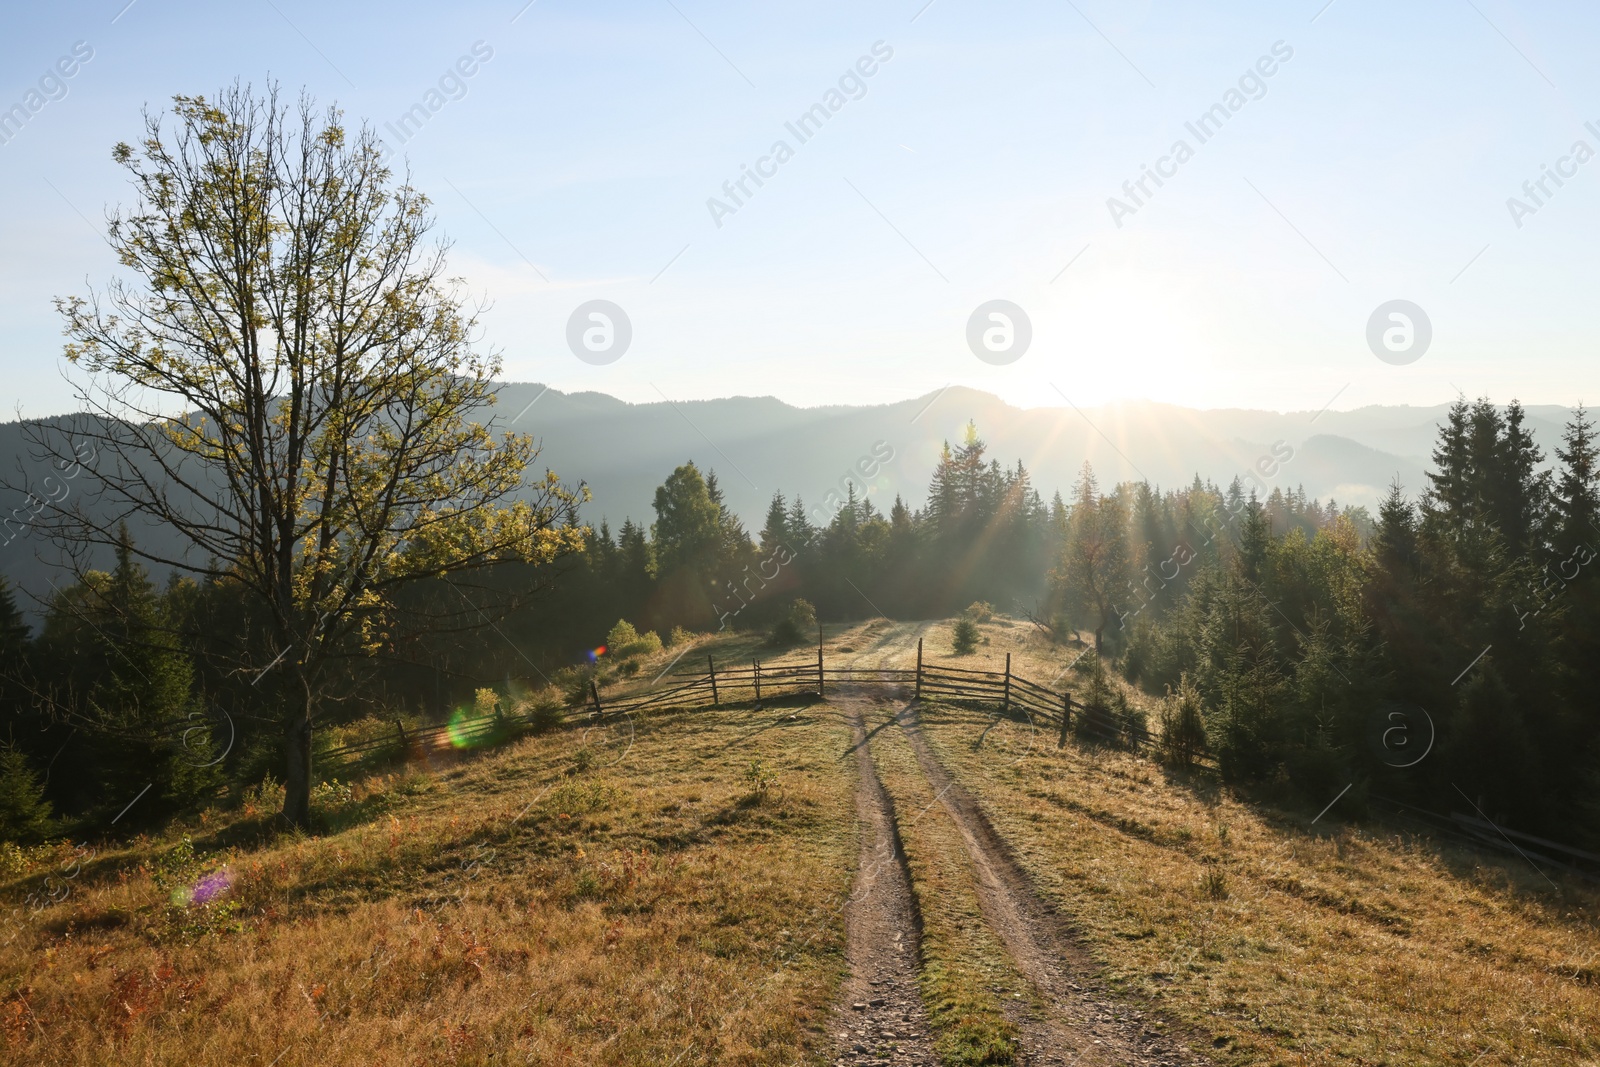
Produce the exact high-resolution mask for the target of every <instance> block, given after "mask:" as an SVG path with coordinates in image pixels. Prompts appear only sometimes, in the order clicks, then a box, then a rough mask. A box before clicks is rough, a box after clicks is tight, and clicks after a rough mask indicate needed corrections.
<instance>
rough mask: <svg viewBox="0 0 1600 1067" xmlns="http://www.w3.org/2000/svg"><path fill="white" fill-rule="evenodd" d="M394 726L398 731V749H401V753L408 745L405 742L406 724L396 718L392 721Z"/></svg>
mask: <svg viewBox="0 0 1600 1067" xmlns="http://www.w3.org/2000/svg"><path fill="white" fill-rule="evenodd" d="M394 728H395V729H396V730H399V731H400V751H401V753H404V752H405V751H406V749H407V748H408V747H409V746H408V744H407V742H406V726H405V723H403V722H401V721H400V720H399V719H396V720H395V721H394Z"/></svg>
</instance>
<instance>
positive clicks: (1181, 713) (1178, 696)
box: [1161, 672, 1206, 767]
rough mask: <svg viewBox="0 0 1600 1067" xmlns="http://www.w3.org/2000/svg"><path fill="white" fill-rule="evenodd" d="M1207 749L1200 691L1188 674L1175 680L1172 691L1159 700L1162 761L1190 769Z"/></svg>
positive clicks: (1168, 691) (1169, 690)
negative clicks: (1175, 683)
mask: <svg viewBox="0 0 1600 1067" xmlns="http://www.w3.org/2000/svg"><path fill="white" fill-rule="evenodd" d="M1205 750H1206V722H1205V717H1204V715H1202V714H1201V710H1200V690H1198V689H1196V688H1195V686H1194V683H1193V682H1191V681H1190V680H1189V675H1188V673H1187V672H1186V673H1184V674H1183V675H1181V676H1180V677H1179V679H1178V688H1177V691H1176V692H1174V691H1173V690H1172V689H1170V688H1169V689H1168V690H1167V695H1166V697H1165V698H1163V699H1162V701H1161V759H1162V762H1164V763H1167V764H1170V765H1172V766H1174V767H1191V766H1193V765H1194V761H1195V757H1196V756H1198V755H1200V753H1202V752H1204V751H1205Z"/></svg>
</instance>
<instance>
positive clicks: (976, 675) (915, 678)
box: [317, 627, 1148, 764]
mask: <svg viewBox="0 0 1600 1067" xmlns="http://www.w3.org/2000/svg"><path fill="white" fill-rule="evenodd" d="M922 653H923V649H922V641H921V640H918V641H917V665H916V666H915V667H914V668H913V667H857V666H850V667H830V666H828V665H827V662H826V659H825V658H824V649H823V643H822V630H821V628H820V627H819V628H818V630H817V655H816V659H814V660H813V659H810V658H807V659H804V660H795V661H790V662H787V663H784V662H779V663H762V662H760V661H759V660H757V661H753V662H752V663H751V664H750V665H749V666H745V667H731V668H730V667H722V668H719V667H718V666H717V664H716V660H715V658H714V657H712V656H707V657H706V669H705V671H703V672H700V671H677V672H674V673H672V674H668V675H666V676H665V677H666V678H668V679H670V680H671V681H673V682H676V683H678V684H673V685H669V686H668V687H667V688H665V689H650V688H646V689H645V690H644V691H642V692H638V693H630V694H626V695H624V696H620V697H618V696H611V697H603V696H602V695H601V693H600V691H599V689H598V688H596V687H595V686H594V685H593V684H592V683H591V684H590V687H589V695H588V699H587V700H586V701H585V702H584V703H583V704H582V705H580V706H577V707H573V708H569V709H567V710H566V711H565V712H563V713H561V717H562V718H566V719H572V718H575V717H576V718H583V719H586V720H588V721H590V722H601V721H605V720H606V719H608V718H611V717H613V716H623V715H630V714H632V713H634V712H639V711H648V710H661V711H665V710H672V709H685V710H687V709H696V708H703V707H705V705H706V700H707V697H709V698H710V704H711V706H712V707H720V706H721V705H722V703H723V702H724V701H734V702H737V701H740V700H744V699H753V700H754V701H755V702H756V703H761V702H762V701H764V700H770V699H773V698H775V697H780V696H794V695H797V694H801V693H816V694H817V695H818V696H822V695H824V694H825V693H826V691H827V686H828V683H829V682H834V683H846V684H860V683H870V684H879V685H885V684H892V685H896V686H899V687H902V688H909V689H911V690H912V691H913V693H914V695H915V696H916V697H918V698H922V697H924V696H929V697H935V698H938V699H943V700H951V701H958V702H975V703H984V704H996V705H999V707H1000V710H1001V713H1002V714H1008V713H1010V712H1013V711H1017V712H1021V713H1023V714H1025V715H1027V716H1029V717H1030V718H1036V719H1038V720H1039V721H1040V722H1041V723H1043V724H1045V725H1055V726H1058V727H1059V732H1060V737H1059V740H1058V744H1065V743H1066V738H1067V734H1068V732H1069V727H1071V726H1073V725H1076V726H1077V728H1078V729H1079V730H1080V732H1083V733H1085V734H1087V735H1089V736H1092V737H1096V738H1099V739H1101V740H1106V741H1115V742H1119V743H1125V744H1130V745H1132V746H1133V747H1135V748H1137V747H1139V746H1141V745H1142V744H1143V743H1145V742H1146V741H1147V740H1148V738H1147V737H1146V736H1144V733H1143V731H1128V730H1125V729H1122V728H1120V727H1118V726H1116V725H1115V724H1114V723H1112V722H1110V721H1109V720H1107V721H1101V720H1102V716H1101V715H1099V714H1097V715H1095V716H1094V718H1093V719H1089V718H1086V717H1085V713H1086V712H1087V711H1088V709H1086V708H1085V707H1084V705H1083V704H1081V703H1079V702H1077V701H1075V700H1073V699H1072V695H1071V694H1070V693H1067V692H1057V691H1056V690H1054V689H1051V688H1050V687H1049V686H1045V685H1040V684H1039V683H1038V682H1035V681H1032V680H1030V679H1028V678H1024V677H1023V676H1022V675H1020V674H1016V673H1014V672H1013V671H1012V670H1011V654H1010V653H1007V654H1006V664H1005V668H1004V669H1003V670H998V671H995V670H981V669H974V668H966V667H946V666H935V665H933V664H930V663H925V662H924V660H923V655H922ZM659 680H660V679H657V681H659ZM549 714H550V713H549V712H547V711H546V712H533V713H529V714H526V715H505V714H502V713H500V712H499V710H498V709H496V713H495V714H494V715H487V716H478V717H475V718H472V719H457V720H455V721H454V722H449V723H438V724H435V725H430V726H422V727H413V728H411V729H410V730H407V729H406V728H405V727H404V726H403V725H402V724H400V723H399V722H398V721H397V722H396V723H395V731H396V732H395V733H394V734H391V735H385V736H381V737H375V738H369V739H367V740H364V741H359V742H355V743H352V744H349V745H343V746H340V747H338V748H333V749H328V750H326V751H323V752H320V753H318V754H317V758H318V759H319V760H320V761H321V762H323V763H325V764H326V763H329V762H331V763H336V764H337V763H343V762H350V761H354V760H359V759H361V758H362V757H365V756H368V755H371V754H373V753H378V752H383V751H386V750H387V751H395V752H398V753H402V754H403V753H414V752H422V751H426V749H427V748H428V747H430V746H433V747H443V746H444V745H446V744H455V745H461V746H464V747H470V746H472V745H474V744H476V743H478V742H481V741H484V740H492V739H493V738H495V737H497V736H503V735H508V734H510V733H512V732H515V731H516V730H518V729H520V728H522V727H525V726H528V725H531V724H532V723H533V721H534V720H535V719H536V718H545V719H546V721H548V717H549Z"/></svg>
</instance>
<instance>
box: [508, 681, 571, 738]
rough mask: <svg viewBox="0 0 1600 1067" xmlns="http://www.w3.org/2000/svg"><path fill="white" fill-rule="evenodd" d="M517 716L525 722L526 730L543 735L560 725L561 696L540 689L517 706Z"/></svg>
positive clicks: (554, 691)
mask: <svg viewBox="0 0 1600 1067" xmlns="http://www.w3.org/2000/svg"><path fill="white" fill-rule="evenodd" d="M517 714H519V715H521V716H522V717H523V718H524V719H525V720H527V725H528V729H530V730H532V731H533V732H534V733H543V732H544V731H546V730H552V729H554V728H555V727H557V726H559V725H561V720H562V718H563V716H562V706H561V696H560V694H559V693H558V692H557V691H556V690H554V689H541V690H539V691H538V692H537V693H534V694H533V695H532V696H529V697H526V698H524V699H523V701H522V702H521V703H520V704H518V705H517Z"/></svg>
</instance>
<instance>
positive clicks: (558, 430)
mask: <svg viewBox="0 0 1600 1067" xmlns="http://www.w3.org/2000/svg"><path fill="white" fill-rule="evenodd" d="M1447 411H1448V405H1445V404H1439V405H1435V406H1432V407H1408V406H1371V407H1364V408H1358V409H1355V410H1352V411H1331V410H1324V411H1321V412H1315V411H1294V412H1273V411H1256V410H1247V409H1236V408H1223V409H1210V410H1199V409H1194V408H1185V407H1179V406H1174V405H1169V404H1157V403H1150V402H1142V401H1133V402H1125V403H1118V404H1111V405H1104V406H1099V407H1087V408H1081V409H1080V408H1077V407H1075V406H1073V405H1071V404H1070V403H1065V404H1063V405H1062V406H1055V407H1036V408H1027V409H1023V408H1017V407H1013V406H1011V405H1010V404H1007V403H1005V402H1004V401H1002V400H1000V399H999V398H998V397H995V396H993V395H990V394H988V393H984V392H980V391H978V390H974V389H968V388H965V387H961V386H952V387H950V388H947V389H944V390H941V391H939V392H936V393H929V394H925V395H923V396H919V397H914V398H910V399H906V400H901V401H896V402H894V403H887V404H861V405H851V404H838V405H829V406H824V407H809V408H803V407H795V406H794V405H791V404H787V403H785V402H783V401H781V400H778V399H776V398H774V397H770V396H762V397H747V396H735V397H726V398H722V399H715V400H681V401H672V400H662V401H661V402H655V403H642V404H634V403H628V402H626V401H622V400H619V399H617V398H615V397H612V396H608V395H605V394H603V393H594V392H579V393H564V392H561V391H559V390H557V389H553V388H549V387H546V386H544V385H540V384H537V383H520V382H512V383H506V384H505V385H504V386H503V387H502V389H501V391H500V397H499V404H498V407H497V409H496V417H497V418H498V419H499V420H500V421H501V422H502V423H503V424H507V423H508V424H509V425H510V426H511V428H513V429H516V430H520V431H525V432H529V433H532V434H533V435H534V436H535V437H536V438H537V439H538V440H539V441H540V443H541V452H540V455H539V458H538V460H537V465H538V466H539V467H540V468H544V467H548V468H549V469H551V470H554V471H556V472H557V473H558V474H559V475H560V476H561V477H562V478H563V479H564V480H566V481H567V482H569V483H572V484H575V483H577V482H579V481H582V482H584V483H586V484H587V485H588V487H589V490H590V493H591V494H592V500H591V502H590V503H588V504H587V505H585V506H584V509H583V512H582V514H583V517H584V518H585V520H586V521H589V522H591V523H594V524H596V525H598V523H599V522H600V521H601V520H602V519H605V520H607V521H609V523H610V525H611V528H612V529H613V531H615V530H616V528H617V527H619V526H621V524H622V522H623V520H624V519H625V518H632V519H634V520H635V521H641V522H644V523H648V522H649V521H650V520H651V519H652V518H653V517H654V512H653V509H652V506H651V502H652V500H653V498H654V493H655V488H656V486H658V485H660V484H661V483H662V482H663V481H664V480H665V479H666V477H667V475H669V474H670V473H672V470H673V468H674V467H676V466H678V465H679V464H681V463H684V462H686V461H689V460H693V461H694V462H695V463H696V465H697V466H699V467H700V468H701V470H702V471H715V472H716V474H717V478H718V483H719V485H720V486H721V488H722V491H723V494H724V497H725V500H726V502H727V505H728V506H729V507H731V508H732V509H733V510H734V511H735V512H736V513H737V514H739V515H740V517H742V518H743V519H744V521H745V524H746V526H747V527H749V528H750V529H751V530H755V529H758V528H759V527H760V525H761V522H762V520H763V517H764V515H765V513H766V509H767V505H768V502H769V501H770V500H771V498H772V495H773V493H774V492H779V491H781V492H782V493H783V494H784V495H785V497H788V498H792V497H793V496H794V495H795V494H796V493H798V494H799V495H800V496H801V497H802V498H803V499H804V501H805V503H806V506H807V510H808V511H809V512H810V513H811V514H812V517H813V519H814V520H821V521H826V519H827V518H829V517H831V515H832V513H833V509H834V504H833V501H834V500H835V499H837V498H842V497H843V496H844V494H845V491H846V488H847V487H848V485H849V484H850V482H851V481H852V480H853V481H854V482H855V484H856V485H857V487H858V491H860V490H861V489H866V490H868V491H869V492H870V495H871V497H872V498H873V500H874V501H876V502H877V503H878V505H879V506H880V507H882V508H884V509H885V510H887V508H888V507H889V505H890V504H891V503H892V502H893V500H894V498H895V496H896V495H897V494H898V495H900V496H901V497H903V498H904V499H905V501H906V503H907V504H909V505H910V506H912V507H913V508H916V507H920V506H922V504H923V503H924V502H925V499H926V495H927V486H928V478H929V475H930V473H931V472H932V470H933V467H934V465H935V463H937V461H938V458H939V454H940V450H941V449H942V448H943V446H944V444H945V443H946V442H948V443H950V444H951V445H952V446H954V445H959V444H960V443H961V441H962V439H963V437H964V434H965V429H966V426H967V424H968V423H969V422H971V423H972V424H974V425H975V426H976V428H977V432H978V435H979V436H980V437H981V438H982V439H983V440H984V441H985V442H986V443H987V445H988V453H987V454H988V456H989V457H990V458H993V459H996V460H998V461H999V462H1000V464H1001V465H1002V466H1006V467H1012V466H1014V465H1015V464H1016V462H1017V461H1018V460H1021V461H1022V462H1023V464H1024V465H1025V466H1026V467H1027V469H1028V471H1029V473H1030V475H1031V477H1032V480H1033V484H1034V486H1035V487H1036V488H1037V489H1038V490H1039V492H1040V493H1041V494H1042V495H1043V496H1044V497H1045V499H1046V500H1048V499H1049V498H1050V496H1051V494H1052V493H1053V492H1055V491H1057V490H1059V491H1060V492H1061V494H1062V495H1063V496H1064V497H1065V496H1068V495H1069V493H1070V491H1071V489H1072V486H1073V483H1074V482H1075V481H1076V479H1077V477H1078V472H1079V469H1080V468H1081V466H1082V464H1083V463H1084V461H1085V460H1087V461H1089V462H1090V463H1091V464H1093V467H1094V471H1095V475H1096V478H1097V480H1098V482H1099V484H1100V486H1101V487H1102V488H1105V487H1109V486H1111V485H1114V484H1116V483H1117V482H1119V481H1123V480H1125V479H1145V480H1148V481H1150V482H1151V483H1152V484H1156V485H1160V486H1165V487H1173V486H1178V485H1187V484H1188V483H1189V482H1190V481H1192V480H1193V478H1194V477H1195V476H1196V475H1197V474H1198V475H1199V476H1200V477H1201V478H1202V479H1206V480H1210V481H1213V482H1216V483H1217V484H1219V485H1223V486H1226V485H1227V484H1228V483H1229V482H1231V481H1232V480H1233V479H1234V478H1235V477H1238V478H1240V479H1241V480H1242V481H1243V483H1244V484H1245V486H1246V488H1255V489H1257V491H1258V492H1260V493H1261V494H1262V495H1263V496H1264V495H1266V494H1267V493H1270V492H1271V490H1272V489H1273V488H1275V487H1281V488H1283V489H1284V490H1286V491H1287V490H1289V489H1292V488H1304V490H1305V491H1306V493H1308V494H1309V495H1310V496H1313V497H1316V498H1320V499H1322V500H1324V501H1326V500H1328V499H1330V498H1332V499H1335V500H1337V501H1339V502H1340V503H1345V504H1360V505H1366V506H1367V507H1368V508H1369V509H1371V510H1376V509H1375V505H1376V502H1377V500H1378V499H1379V498H1380V496H1381V495H1382V494H1383V493H1384V492H1385V490H1386V488H1387V487H1388V485H1389V483H1390V482H1391V481H1394V480H1398V481H1399V483H1400V484H1401V485H1402V486H1403V487H1404V488H1405V491H1406V492H1407V493H1408V494H1409V495H1411V496H1413V497H1414V496H1416V495H1417V494H1418V493H1419V492H1420V491H1421V490H1422V488H1423V487H1424V486H1425V485H1426V478H1425V475H1424V472H1425V470H1426V469H1427V468H1428V466H1429V459H1428V457H1429V454H1430V452H1431V451H1432V448H1433V444H1434V441H1435V439H1436V437H1437V433H1438V427H1439V425H1440V424H1441V422H1442V421H1443V420H1444V417H1445V414H1446V412H1447ZM1570 414H1571V412H1570V411H1569V410H1568V409H1566V408H1563V407H1559V406H1554V405H1550V406H1538V407H1531V408H1529V409H1528V411H1527V416H1528V417H1527V424H1528V425H1529V426H1530V427H1531V428H1532V431H1533V433H1534V435H1535V437H1536V438H1537V440H1538V442H1539V444H1540V446H1541V447H1542V448H1543V449H1544V451H1545V453H1546V456H1547V459H1548V457H1550V454H1551V451H1552V448H1553V446H1554V445H1556V444H1557V443H1559V441H1560V435H1561V428H1562V426H1563V424H1564V423H1565V421H1566V420H1567V418H1568V417H1569V416H1570ZM26 451H27V450H26V447H25V445H24V442H23V436H22V426H21V424H19V423H8V424H4V425H0V463H4V464H5V465H6V466H5V469H6V470H7V472H8V473H10V472H12V471H14V470H18V469H22V470H29V469H30V468H32V466H33V465H32V464H31V463H30V462H29V461H28V459H27V456H26ZM886 455H887V456H888V457H889V458H888V459H886V460H885V459H884V457H885V456H886ZM1285 457H1287V458H1285ZM1258 461H1260V462H1258ZM862 470H869V471H872V472H873V473H872V476H871V477H864V476H863V475H862V474H861V473H860V471H862ZM1253 472H1254V473H1253ZM1266 472H1270V474H1268V473H1266ZM43 473H44V472H43V471H42V470H40V471H39V472H38V474H39V475H40V476H42V474H43ZM830 493H832V494H834V496H833V497H830V495H829V494H830ZM22 504H23V501H22V500H20V499H19V500H17V501H16V502H15V505H16V506H21V505H22ZM4 510H8V509H0V511H4ZM21 513H22V514H26V509H25V508H24V509H23V511H22V512H21ZM135 535H136V536H137V537H149V538H153V539H157V540H160V539H161V538H162V537H163V536H164V532H163V531H161V530H156V529H150V530H146V531H142V532H141V531H135ZM51 569H52V567H51V564H50V553H49V552H48V549H47V548H46V547H45V546H42V545H40V544H39V543H38V540H37V538H29V537H19V538H17V539H16V540H14V541H12V542H11V543H10V544H9V545H6V546H4V547H3V548H0V573H3V574H5V575H6V577H7V578H9V579H11V580H12V581H13V583H14V584H16V585H18V586H20V587H21V588H22V589H23V590H24V591H25V592H26V593H31V594H40V593H46V592H48V589H49V575H50V571H51ZM25 599H26V598H25Z"/></svg>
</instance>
